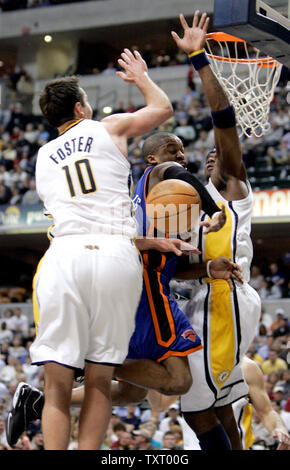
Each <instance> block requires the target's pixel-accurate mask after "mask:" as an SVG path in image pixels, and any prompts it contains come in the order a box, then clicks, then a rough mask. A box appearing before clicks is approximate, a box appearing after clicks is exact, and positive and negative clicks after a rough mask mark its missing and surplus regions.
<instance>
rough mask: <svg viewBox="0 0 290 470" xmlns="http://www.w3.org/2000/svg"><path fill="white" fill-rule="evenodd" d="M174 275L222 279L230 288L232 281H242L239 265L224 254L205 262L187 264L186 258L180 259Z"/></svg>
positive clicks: (183, 278) (177, 277)
mask: <svg viewBox="0 0 290 470" xmlns="http://www.w3.org/2000/svg"><path fill="white" fill-rule="evenodd" d="M174 277H175V278H176V279H180V280H190V279H198V278H200V277H211V278H213V279H224V280H225V281H227V282H228V284H229V286H230V288H231V289H232V288H233V283H232V281H237V282H240V283H243V275H242V270H241V267H240V266H239V265H238V264H236V263H234V262H233V261H232V260H231V259H229V258H226V257H225V256H220V257H219V258H216V259H214V260H210V261H209V262H207V263H194V264H189V263H188V261H187V260H186V259H182V260H181V261H180V262H179V263H178V266H177V268H176V271H175V275H174Z"/></svg>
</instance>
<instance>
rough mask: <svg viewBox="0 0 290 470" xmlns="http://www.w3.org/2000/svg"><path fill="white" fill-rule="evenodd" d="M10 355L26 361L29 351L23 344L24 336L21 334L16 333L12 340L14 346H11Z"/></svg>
mask: <svg viewBox="0 0 290 470" xmlns="http://www.w3.org/2000/svg"><path fill="white" fill-rule="evenodd" d="M9 355H10V356H13V357H15V358H16V359H18V360H21V361H22V362H24V361H25V358H26V356H27V351H26V349H25V348H24V346H23V345H22V337H21V336H19V335H15V336H14V338H13V340H12V346H10V348H9Z"/></svg>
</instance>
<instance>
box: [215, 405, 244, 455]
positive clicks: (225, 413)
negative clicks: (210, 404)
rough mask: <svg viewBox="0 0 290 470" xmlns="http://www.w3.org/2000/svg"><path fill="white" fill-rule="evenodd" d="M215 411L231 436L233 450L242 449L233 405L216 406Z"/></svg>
mask: <svg viewBox="0 0 290 470" xmlns="http://www.w3.org/2000/svg"><path fill="white" fill-rule="evenodd" d="M215 413H216V415H217V417H218V418H219V420H220V422H221V423H222V425H223V427H224V429H225V430H226V433H227V435H228V436H229V438H230V441H231V445H232V450H242V449H243V448H242V444H241V439H240V435H239V430H238V427H237V423H236V420H235V416H234V413H233V409H232V405H226V406H222V407H219V408H215Z"/></svg>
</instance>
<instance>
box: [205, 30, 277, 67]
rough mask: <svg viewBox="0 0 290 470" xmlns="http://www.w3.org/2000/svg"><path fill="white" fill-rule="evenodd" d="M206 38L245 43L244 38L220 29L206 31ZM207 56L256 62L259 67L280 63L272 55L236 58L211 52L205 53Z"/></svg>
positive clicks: (215, 58)
mask: <svg viewBox="0 0 290 470" xmlns="http://www.w3.org/2000/svg"><path fill="white" fill-rule="evenodd" d="M206 39H213V40H214V41H217V42H241V43H245V44H247V43H246V41H245V40H244V39H241V38H238V37H236V36H232V35H231V34H227V33H223V32H221V31H218V32H215V33H207V35H206ZM207 56H208V57H209V58H210V59H214V60H218V61H219V62H230V63H238V64H257V65H258V67H261V68H268V67H269V68H271V67H279V66H280V65H281V64H280V62H279V61H278V60H276V59H274V58H273V57H270V56H269V57H260V58H257V59H238V58H236V57H222V56H217V55H213V54H209V53H207Z"/></svg>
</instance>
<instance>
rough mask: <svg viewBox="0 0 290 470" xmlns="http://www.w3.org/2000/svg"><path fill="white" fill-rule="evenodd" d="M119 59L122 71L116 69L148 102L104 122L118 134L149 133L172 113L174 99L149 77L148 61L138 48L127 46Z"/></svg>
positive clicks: (136, 134)
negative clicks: (132, 50)
mask: <svg viewBox="0 0 290 470" xmlns="http://www.w3.org/2000/svg"><path fill="white" fill-rule="evenodd" d="M118 62H119V64H120V66H121V67H122V69H123V71H120V72H116V73H117V75H118V76H119V77H120V78H121V79H122V80H124V82H126V83H130V84H134V85H136V86H137V87H138V88H139V90H140V91H141V93H142V94H143V95H144V99H145V103H146V105H145V106H144V107H143V108H142V109H140V110H138V111H136V112H134V113H123V114H113V115H111V116H109V117H107V118H105V119H103V120H102V122H104V123H105V124H106V125H107V126H109V127H110V133H112V134H115V135H119V136H125V137H127V138H129V137H135V136H138V135H142V134H146V133H147V132H150V131H152V130H153V129H155V128H156V127H157V126H159V125H160V124H162V123H163V122H164V121H166V120H167V119H168V118H170V117H171V116H172V114H173V108H172V105H171V102H170V100H169V98H168V96H167V95H166V93H164V91H163V90H161V88H159V87H158V86H157V85H156V83H154V82H153V81H152V80H151V78H150V77H149V75H148V68H147V65H146V62H145V61H144V60H143V58H142V56H141V55H140V53H139V52H138V51H134V52H131V51H130V50H129V49H124V52H122V54H121V58H120V59H119V60H118Z"/></svg>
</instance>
